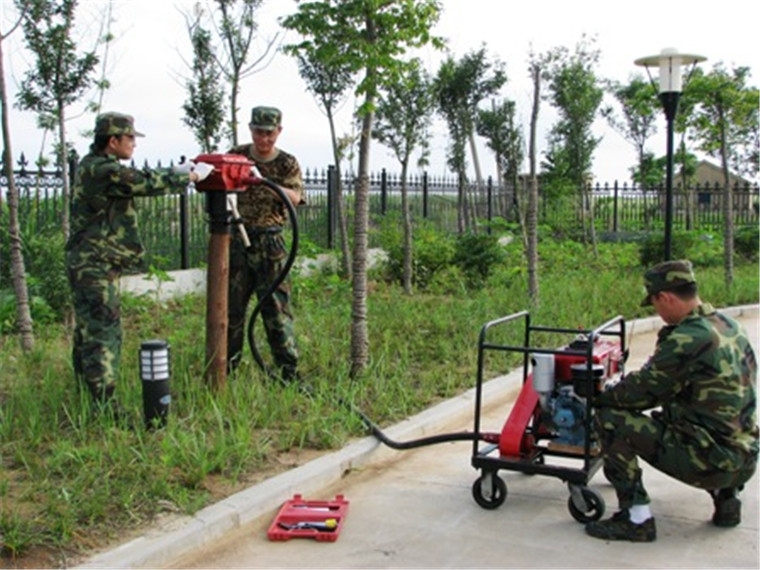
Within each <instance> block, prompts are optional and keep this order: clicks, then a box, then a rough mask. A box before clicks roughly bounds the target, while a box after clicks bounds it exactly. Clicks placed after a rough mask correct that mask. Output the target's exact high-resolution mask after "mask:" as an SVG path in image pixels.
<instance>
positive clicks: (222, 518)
mask: <svg viewBox="0 0 760 570" xmlns="http://www.w3.org/2000/svg"><path fill="white" fill-rule="evenodd" d="M758 308H760V305H744V306H739V307H731V308H727V309H721V311H722V312H724V313H725V314H728V315H730V316H733V317H739V316H743V315H746V314H748V313H751V312H753V311H757V310H758ZM626 324H627V325H628V331H629V332H630V333H631V334H641V333H646V332H651V331H653V330H657V329H659V328H660V327H661V326H662V325H663V322H662V320H661V319H660V318H659V317H648V318H645V319H638V320H635V321H629V322H627V323H626ZM521 383H522V370H521V369H517V370H513V371H512V372H510V373H509V374H506V375H504V376H500V377H497V378H494V379H493V380H490V381H488V382H486V383H484V384H483V402H484V404H483V406H484V407H483V411H484V412H485V411H486V410H487V409H488V408H489V407H491V406H495V405H501V404H504V403H505V402H510V401H511V399H513V398H514V397H515V396H516V394H517V391H518V389H519V387H520V385H521ZM474 403H475V388H474V387H473V388H472V389H470V390H468V391H467V392H465V393H463V394H461V395H459V396H456V397H454V398H451V399H449V400H446V401H444V402H441V403H440V404H437V405H435V406H433V407H431V408H429V409H427V410H425V411H423V412H421V413H419V414H417V415H415V416H413V417H411V418H409V419H407V420H404V421H402V422H400V423H399V424H397V425H395V426H392V427H390V428H388V429H387V430H383V431H384V433H385V434H386V435H387V436H388V437H390V438H391V439H393V440H396V441H408V440H412V439H418V438H420V437H426V436H429V435H432V434H437V433H441V432H442V430H445V429H446V428H447V427H448V426H450V425H451V424H453V423H455V422H457V421H460V420H461V418H462V417H463V415H465V414H469V415H471V414H473V413H474ZM401 455H402V453H399V452H398V451H396V450H393V449H391V448H388V447H386V446H384V445H383V444H381V443H380V442H379V441H378V440H377V439H376V438H374V437H365V438H362V439H360V440H358V441H356V442H353V443H350V444H349V445H347V446H346V447H344V448H343V449H341V450H339V451H336V452H334V453H330V454H327V455H324V456H322V457H320V458H318V459H315V460H313V461H310V462H309V463H306V464H304V465H302V466H300V467H297V468H295V469H292V470H290V471H287V472H285V473H282V474H280V475H278V476H276V477H273V478H271V479H268V480H266V481H263V482H262V483H259V484H258V485H254V486H253V487H250V488H248V489H246V490H244V491H241V492H240V493H237V494H235V495H232V496H230V497H228V498H227V499H224V500H223V501H220V502H218V503H215V504H213V505H211V506H209V507H206V508H205V509H202V510H201V511H199V512H198V513H196V514H195V515H193V516H187V517H182V518H181V519H178V520H175V521H172V522H171V523H168V524H165V525H161V526H158V527H156V528H154V529H151V530H150V531H148V532H147V533H146V534H145V535H143V536H141V537H139V538H137V539H135V540H132V541H130V542H127V543H125V544H122V545H120V546H117V547H116V548H114V549H112V550H109V551H107V552H103V553H100V554H97V555H95V556H94V557H92V558H90V559H89V560H87V561H86V562H85V563H83V564H82V565H80V566H77V568H82V569H84V568H155V567H160V566H163V565H167V564H169V563H171V562H172V561H174V560H177V559H179V558H180V557H181V556H184V555H187V554H188V553H189V552H191V551H193V550H196V549H199V548H201V547H203V546H206V545H208V544H211V543H216V542H218V541H219V540H221V539H222V538H223V537H224V536H225V535H226V534H228V533H229V532H231V531H236V530H239V529H240V528H242V527H244V526H246V525H248V524H249V523H251V522H253V521H255V520H257V519H258V518H260V517H262V516H264V515H267V514H271V513H273V512H275V511H276V510H277V509H278V508H279V507H280V506H281V505H282V503H283V502H284V501H286V500H287V499H289V498H291V497H292V496H293V495H294V494H295V493H301V494H302V495H304V496H306V497H308V496H310V495H314V494H316V493H319V492H320V491H322V490H323V489H325V488H327V487H329V486H330V485H333V484H335V483H336V482H338V481H339V480H340V479H341V478H342V477H343V476H344V475H345V473H347V472H348V471H351V470H353V469H361V468H363V467H366V466H368V465H377V464H379V463H382V462H386V461H391V460H393V459H397V458H400V456H401Z"/></svg>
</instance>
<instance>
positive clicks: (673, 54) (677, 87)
mask: <svg viewBox="0 0 760 570" xmlns="http://www.w3.org/2000/svg"><path fill="white" fill-rule="evenodd" d="M706 59H707V58H706V57H703V56H701V55H693V54H685V53H678V50H676V49H675V48H665V49H663V50H662V51H661V52H660V54H659V55H651V56H647V57H641V58H639V59H637V60H636V61H634V63H635V64H636V65H640V66H642V67H644V68H645V69H646V70H647V75H649V80H650V81H651V82H652V84H653V85H654V80H653V79H652V76H651V74H650V73H649V68H650V67H659V69H660V90H659V93H660V101H661V102H662V107H663V109H664V110H665V120H666V121H667V123H668V133H667V141H668V142H667V168H666V177H665V259H664V261H668V260H670V259H671V252H672V243H673V122H674V120H675V118H676V114H677V113H678V101H679V99H680V98H681V91H682V87H681V83H682V78H681V66H682V65H687V66H688V65H691V66H692V67H691V71H690V72H689V76H690V75H691V73H692V72H693V71H694V68H695V67H696V65H697V63H699V62H701V61H705V60H706ZM687 81H688V77H687Z"/></svg>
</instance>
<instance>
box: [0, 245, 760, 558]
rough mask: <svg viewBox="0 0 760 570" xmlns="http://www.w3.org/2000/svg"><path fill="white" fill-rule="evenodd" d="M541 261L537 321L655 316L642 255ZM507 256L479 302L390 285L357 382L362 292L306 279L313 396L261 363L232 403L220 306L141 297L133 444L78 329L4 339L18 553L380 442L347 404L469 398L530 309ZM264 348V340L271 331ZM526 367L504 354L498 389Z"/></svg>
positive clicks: (456, 291) (1, 510)
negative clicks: (106, 405) (165, 410)
mask: <svg viewBox="0 0 760 570" xmlns="http://www.w3.org/2000/svg"><path fill="white" fill-rule="evenodd" d="M540 251H541V268H540V270H541V273H540V276H541V277H540V300H541V302H540V305H539V306H538V307H535V308H533V309H531V318H532V320H533V322H535V323H538V324H547V325H552V326H557V327H593V326H595V325H597V324H601V323H602V322H604V321H606V320H608V319H609V318H611V317H613V316H615V315H618V314H622V315H624V316H625V317H626V318H627V319H634V318H637V317H641V316H645V315H648V314H651V309H644V308H641V307H640V306H639V303H640V300H641V297H642V284H641V273H642V267H640V266H639V262H638V254H637V250H636V249H635V246H633V245H630V244H615V245H609V244H606V245H605V244H601V245H600V248H599V255H598V257H594V255H593V254H592V253H591V251H590V248H587V247H585V246H581V245H578V244H573V243H563V244H559V245H557V244H554V245H552V244H548V243H547V244H542V246H541V248H540ZM505 255H506V257H505V258H504V260H503V261H502V262H500V263H499V264H498V265H497V266H495V267H493V268H492V269H493V270H492V271H491V272H490V274H489V275H488V277H487V279H486V280H485V282H484V283H483V287H482V288H479V289H471V288H468V287H467V285H466V283H467V280H466V279H465V278H464V277H463V276H462V274H461V272H460V271H459V270H458V269H456V268H446V269H442V270H441V271H440V272H439V273H437V274H436V275H434V276H433V278H432V279H431V280H430V282H429V285H428V288H427V289H426V290H425V291H418V292H416V293H415V294H414V295H412V296H408V295H405V294H404V293H403V292H402V290H401V288H400V287H399V286H398V285H396V284H394V283H393V282H389V281H388V280H387V279H386V274H385V273H384V272H383V271H382V270H379V271H376V272H375V273H374V274H373V275H372V277H373V279H372V280H371V282H370V286H371V292H370V295H369V303H368V310H369V317H368V323H369V334H370V353H371V362H370V364H369V366H368V368H367V369H366V371H365V373H364V374H363V375H362V377H361V378H356V379H350V378H349V374H348V370H349V362H348V358H349V340H350V339H349V331H350V320H351V314H350V300H351V287H350V284H348V283H345V282H343V281H341V280H340V279H338V278H337V277H336V276H334V275H330V274H316V275H313V276H311V277H308V278H307V277H301V276H297V277H296V278H295V280H294V285H295V291H294V301H295V313H296V330H297V335H298V339H299V345H300V350H301V353H302V372H303V374H304V375H305V376H306V377H307V379H308V381H309V382H310V383H311V385H312V386H313V389H314V392H313V394H312V395H306V394H304V393H302V392H300V391H299V390H298V389H296V388H295V387H289V388H282V387H278V386H277V385H273V384H271V383H269V382H267V381H266V379H265V377H264V375H263V374H262V373H261V372H260V371H259V370H258V369H257V367H256V366H255V364H254V363H253V362H252V359H251V357H250V355H249V354H248V355H247V356H246V359H245V360H244V362H243V364H242V365H241V367H240V369H239V370H238V372H237V373H236V374H235V375H234V376H232V377H230V378H229V379H228V382H227V386H226V389H225V390H223V391H221V392H218V393H214V392H212V391H210V390H209V389H207V387H206V385H205V383H204V380H203V378H204V358H205V326H204V319H205V299H203V298H202V297H201V296H190V297H186V298H183V299H181V300H176V301H173V302H170V303H168V304H167V305H166V306H164V307H162V309H161V310H160V311H157V310H156V306H155V300H154V297H153V296H150V295H148V296H146V297H143V298H136V297H128V298H127V299H125V302H124V306H123V314H124V321H125V331H126V335H125V343H124V348H123V357H122V361H123V363H122V375H121V379H120V381H119V384H118V397H119V399H120V401H121V403H122V404H123V406H124V407H125V408H126V409H127V410H128V412H129V413H130V414H131V420H132V423H133V424H134V425H135V429H133V430H129V429H122V427H121V426H118V425H114V424H113V423H112V422H110V421H109V420H108V418H104V417H100V416H97V417H94V416H93V415H92V413H91V410H90V405H89V404H90V402H89V396H88V395H87V394H85V393H82V392H81V391H79V390H77V388H76V386H75V384H74V380H73V374H72V370H71V364H70V342H69V334H68V331H66V330H65V329H64V328H63V326H61V325H58V324H53V325H50V326H47V327H46V328H43V329H40V330H39V338H38V340H37V344H36V348H35V350H34V351H33V352H32V353H30V354H23V353H21V352H20V351H19V349H18V346H17V345H18V343H17V341H16V339H15V338H14V337H12V336H2V337H0V370H2V378H1V379H0V461H2V471H0V548H2V556H3V557H4V559H5V560H6V561H11V563H12V561H13V560H15V561H16V562H19V563H21V562H23V561H24V560H25V557H29V556H32V555H33V554H34V553H35V552H39V551H40V550H41V549H44V551H45V552H52V553H53V556H54V557H55V562H51V564H52V565H63V564H64V562H63V560H64V559H65V558H66V557H68V556H71V555H76V554H78V553H83V552H85V551H87V550H88V549H90V548H92V547H94V546H96V545H97V546H99V547H102V546H103V545H104V544H108V543H109V542H112V541H117V540H119V539H121V538H123V536H124V533H125V532H129V531H134V530H135V529H139V528H141V527H142V526H144V525H146V524H148V523H150V522H151V521H152V520H154V519H155V517H157V516H158V515H160V514H161V513H166V512H180V513H192V512H194V511H196V510H198V509H200V508H202V507H203V506H205V505H207V504H209V503H210V502H212V501H214V500H218V499H219V498H221V497H223V496H224V495H226V494H228V493H231V492H233V491H235V490H237V489H239V488H242V487H243V486H245V485H246V484H248V483H249V482H250V481H252V480H256V478H257V477H259V476H260V475H259V474H260V473H268V474H269V473H274V472H276V471H277V470H278V469H284V468H286V466H285V465H282V464H280V463H279V462H278V458H280V457H281V455H282V454H283V453H285V452H287V451H289V450H293V449H310V450H317V451H319V450H329V449H335V448H339V447H340V446H342V445H344V444H345V443H346V442H347V441H349V440H350V439H351V438H355V437H358V436H360V435H362V434H363V433H364V428H363V426H362V424H361V422H360V420H359V419H358V418H357V417H356V416H354V415H352V414H351V413H350V411H348V410H347V409H345V408H344V407H342V406H341V405H340V404H338V398H339V397H340V398H343V399H346V400H351V401H354V402H356V403H357V405H359V407H361V408H362V409H363V410H364V411H365V412H366V413H367V414H368V415H369V416H370V417H372V418H373V419H375V420H376V421H377V422H378V423H379V424H380V425H387V424H388V423H391V422H395V421H398V420H399V419H401V418H404V417H406V416H408V415H410V414H413V413H415V412H418V411H420V410H421V409H424V408H425V407H427V406H429V405H431V404H433V403H435V402H437V401H439V400H441V399H444V398H447V397H450V396H452V395H455V394H457V393H461V392H462V391H464V390H466V389H469V388H471V387H472V386H473V385H474V383H475V374H476V370H477V361H476V360H477V354H476V351H477V339H478V334H479V332H480V328H481V326H482V325H483V324H484V323H485V322H487V321H489V320H492V319H494V318H498V317H501V316H505V315H508V314H511V313H514V312H517V311H520V310H523V309H526V308H528V307H530V304H529V302H528V297H527V291H526V289H527V285H526V283H527V276H526V270H525V267H524V263H523V261H522V257H521V254H520V250H519V245H518V244H517V242H514V243H513V244H512V245H510V246H509V247H507V250H506V252H505ZM697 276H698V279H699V282H700V290H701V292H702V297H703V299H704V300H707V301H711V302H713V303H714V304H715V305H717V306H726V305H735V304H745V303H756V302H757V301H758V284H759V283H758V264H757V262H756V261H755V262H752V263H746V264H740V265H738V266H737V268H736V276H735V284H734V286H733V288H732V289H730V290H726V288H725V285H724V283H723V274H722V269H721V268H720V267H700V268H698V274H697ZM255 336H256V338H257V339H264V337H265V335H264V334H263V330H261V327H260V326H258V327H257V333H256V335H255ZM151 338H164V339H166V340H168V341H169V344H170V347H171V349H170V351H171V363H172V377H171V391H172V398H173V399H172V404H171V412H170V415H169V422H168V425H167V427H166V428H165V429H163V430H159V431H155V432H146V431H145V430H143V429H142V427H141V422H142V419H141V405H142V400H141V385H140V380H139V378H140V376H139V369H138V362H137V354H138V349H139V344H140V342H142V341H144V340H148V339H151ZM261 344H262V345H263V346H260V347H259V348H260V350H261V352H262V353H263V354H264V355H265V357H268V349H267V347H266V346H265V343H263V342H261ZM514 365H516V362H515V361H510V360H509V358H507V357H506V356H505V357H504V358H503V359H502V360H497V361H494V362H493V363H490V364H489V369H488V370H487V375H496V374H497V373H502V372H504V371H506V370H507V369H509V368H510V367H512V366H514Z"/></svg>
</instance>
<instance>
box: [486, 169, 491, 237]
mask: <svg viewBox="0 0 760 570" xmlns="http://www.w3.org/2000/svg"><path fill="white" fill-rule="evenodd" d="M486 196H487V200H488V202H487V204H486V209H487V212H488V213H487V216H488V227H487V228H486V233H487V234H488V235H491V219H492V217H493V178H492V177H491V176H489V177H488V184H487V186H486Z"/></svg>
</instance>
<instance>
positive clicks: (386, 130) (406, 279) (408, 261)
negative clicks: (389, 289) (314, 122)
mask: <svg viewBox="0 0 760 570" xmlns="http://www.w3.org/2000/svg"><path fill="white" fill-rule="evenodd" d="M433 110H434V99H433V89H432V80H431V79H430V77H429V76H428V74H427V73H426V72H425V71H424V70H423V69H422V64H421V62H420V61H419V60H413V61H411V62H410V65H409V68H408V69H407V70H406V72H405V73H404V74H403V75H402V76H401V77H400V79H399V81H396V82H395V83H393V84H391V85H388V86H386V89H385V92H384V93H383V95H382V96H381V97H380V99H379V101H378V105H377V116H376V119H377V120H376V122H375V128H374V131H373V133H372V135H373V136H374V138H376V139H377V140H378V141H380V142H381V143H382V144H384V145H386V146H387V147H388V148H390V149H391V150H392V151H393V154H394V155H395V156H396V159H398V161H399V164H400V165H401V211H402V215H403V219H404V247H403V252H404V260H403V267H404V269H403V286H404V292H405V293H407V294H411V293H412V217H411V214H410V212H409V197H408V188H407V174H408V169H409V160H410V159H411V156H412V153H413V152H414V151H415V150H416V149H418V148H419V149H420V150H421V157H420V160H419V161H418V164H425V163H426V162H427V156H428V152H429V146H428V141H429V129H430V122H431V120H432V115H433Z"/></svg>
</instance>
